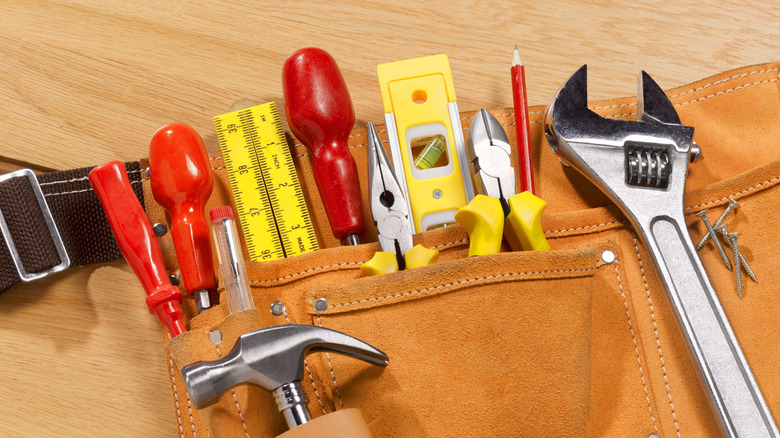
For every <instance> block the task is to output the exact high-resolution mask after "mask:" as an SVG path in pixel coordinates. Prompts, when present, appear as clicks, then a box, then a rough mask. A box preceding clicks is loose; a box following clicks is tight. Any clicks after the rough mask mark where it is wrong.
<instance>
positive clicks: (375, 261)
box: [360, 245, 439, 276]
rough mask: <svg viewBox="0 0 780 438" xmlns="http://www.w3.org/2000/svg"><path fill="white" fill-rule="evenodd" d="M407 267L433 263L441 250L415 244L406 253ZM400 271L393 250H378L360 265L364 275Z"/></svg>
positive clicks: (411, 267)
mask: <svg viewBox="0 0 780 438" xmlns="http://www.w3.org/2000/svg"><path fill="white" fill-rule="evenodd" d="M404 259H405V260H406V269H413V268H419V267H420V266H426V265H432V264H434V263H436V261H437V260H438V259H439V251H436V250H435V249H428V248H426V247H424V246H422V245H415V246H414V247H413V248H412V249H410V250H408V251H406V253H405V254H404ZM393 272H398V261H397V260H396V258H395V254H393V253H391V252H383V251H377V252H376V253H375V254H374V257H371V260H369V261H367V262H365V263H363V265H361V266H360V273H361V274H363V275H364V276H370V275H382V274H391V273H393Z"/></svg>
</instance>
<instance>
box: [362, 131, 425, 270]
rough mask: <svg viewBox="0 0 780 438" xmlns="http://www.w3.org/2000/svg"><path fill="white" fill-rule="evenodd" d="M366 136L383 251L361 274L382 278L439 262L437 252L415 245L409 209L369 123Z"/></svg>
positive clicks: (373, 208) (373, 206)
mask: <svg viewBox="0 0 780 438" xmlns="http://www.w3.org/2000/svg"><path fill="white" fill-rule="evenodd" d="M366 134H367V136H368V196H369V202H370V204H371V215H372V216H373V217H374V224H376V228H377V234H378V238H379V245H380V246H381V247H382V251H377V253H376V254H374V257H373V258H371V260H369V261H367V262H366V263H364V264H363V265H362V266H361V268H360V271H361V272H362V273H363V275H379V274H388V273H391V272H397V271H401V270H404V269H411V268H416V267H419V266H424V265H431V264H433V263H436V260H437V259H438V257H439V252H438V251H436V250H433V249H428V248H425V247H424V246H422V245H416V246H413V242H412V227H411V222H410V217H409V210H408V208H407V206H406V205H407V204H406V201H405V200H404V195H403V192H402V191H401V188H400V186H399V185H398V181H397V180H396V179H395V175H394V174H393V171H392V168H391V167H390V161H389V160H388V158H387V154H386V153H385V150H384V148H382V142H381V141H379V135H378V134H377V132H376V128H375V127H374V124H373V123H372V122H368V126H367V133H366Z"/></svg>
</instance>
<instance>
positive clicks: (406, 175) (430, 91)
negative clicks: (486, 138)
mask: <svg viewBox="0 0 780 438" xmlns="http://www.w3.org/2000/svg"><path fill="white" fill-rule="evenodd" d="M377 73H378V76H379V86H380V88H381V91H382V102H383V105H384V112H385V126H386V129H387V138H388V142H389V145H390V154H391V156H392V157H393V167H394V170H395V174H396V177H397V179H398V183H399V185H400V186H401V190H402V191H403V192H404V195H405V196H406V202H407V204H408V207H409V211H410V212H411V215H412V224H411V225H412V232H413V233H416V232H421V231H425V230H427V229H430V228H434V227H437V226H440V225H445V224H449V223H454V222H455V219H454V216H455V213H456V212H457V211H458V209H459V208H461V207H463V206H465V205H466V204H468V202H469V201H470V200H471V199H472V198H473V197H474V184H473V182H472V179H471V169H470V167H469V159H468V152H467V150H466V145H465V143H464V140H463V128H462V127H461V123H460V113H459V111H458V104H457V102H456V100H455V89H454V87H453V82H452V74H451V72H450V64H449V61H448V59H447V56H446V55H434V56H427V57H423V58H416V59H408V60H405V61H398V62H391V63H387V64H380V65H379V66H378V67H377ZM439 141H443V142H444V143H446V147H445V148H443V151H442V153H441V156H438V155H436V154H433V155H431V156H433V157H434V158H435V160H436V162H435V163H431V162H430V161H431V160H429V159H428V157H427V156H426V155H429V154H430V150H431V148H430V146H429V145H431V144H432V143H435V142H439ZM426 146H428V147H426ZM420 158H422V159H420ZM415 163H418V164H415Z"/></svg>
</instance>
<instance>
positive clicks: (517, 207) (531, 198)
mask: <svg viewBox="0 0 780 438" xmlns="http://www.w3.org/2000/svg"><path fill="white" fill-rule="evenodd" d="M508 202H509V216H507V217H506V224H505V225H504V237H506V241H507V243H509V246H510V247H511V248H512V250H513V251H548V250H549V249H550V244H549V243H547V239H546V238H545V237H544V230H542V211H544V208H545V207H547V202H545V201H544V200H542V199H541V198H538V197H536V196H535V195H533V194H532V193H531V192H522V193H518V194H516V195H513V196H511V197H510V198H509V200H508Z"/></svg>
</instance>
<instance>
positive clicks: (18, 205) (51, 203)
mask: <svg viewBox="0 0 780 438" xmlns="http://www.w3.org/2000/svg"><path fill="white" fill-rule="evenodd" d="M125 167H126V168H127V176H128V177H129V178H130V183H131V184H132V186H133V190H134V191H135V195H136V196H137V197H138V200H139V201H140V202H141V205H142V206H143V205H144V195H143V189H142V187H141V164H140V163H139V162H137V161H136V162H129V163H125ZM92 169H93V168H92V167H84V168H81V169H72V170H63V171H60V172H51V173H46V174H41V175H37V183H34V182H32V181H31V180H30V178H32V176H31V175H30V177H28V176H26V175H25V174H22V173H19V174H18V176H13V177H10V178H7V179H4V180H2V181H0V213H2V220H0V228H2V229H3V230H2V231H3V234H2V235H0V240H1V241H2V243H0V293H2V292H4V291H5V290H7V289H8V288H10V287H11V286H13V285H15V284H16V283H18V282H19V281H22V277H21V275H20V269H17V265H19V266H20V268H21V273H22V275H26V276H29V277H31V278H32V277H35V276H36V275H35V274H39V275H41V276H45V274H46V273H47V272H51V271H54V272H56V271H57V270H59V268H58V267H61V265H62V262H63V257H61V256H60V253H59V252H58V250H57V246H58V242H59V241H61V242H62V244H63V245H64V250H65V251H66V252H67V258H69V259H70V266H83V265H89V264H93V263H101V262H107V261H111V260H115V259H118V258H120V257H122V253H121V252H120V251H119V247H118V246H117V244H116V240H115V239H114V235H113V234H112V233H111V228H110V227H109V225H108V220H107V219H106V215H105V213H104V212H103V207H102V206H101V204H100V201H99V200H98V198H97V196H96V195H95V193H94V192H93V191H92V187H91V186H90V184H89V180H88V178H87V175H88V174H89V171H90V170H92ZM27 175H29V173H28V174H27ZM6 176H11V175H6ZM36 185H37V186H38V187H36ZM36 193H37V194H38V195H41V194H42V198H43V199H45V204H44V205H43V206H42V205H41V202H40V200H39V198H40V196H36ZM47 210H48V211H47ZM49 212H50V217H51V218H52V219H53V222H54V224H56V232H53V228H51V227H50V225H49V224H48V223H47V216H49ZM6 234H9V235H10V236H11V241H12V243H13V247H15V250H11V249H9V244H8V242H6V239H5V237H4V236H5V235H6ZM25 273H26V274H25Z"/></svg>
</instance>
